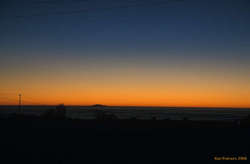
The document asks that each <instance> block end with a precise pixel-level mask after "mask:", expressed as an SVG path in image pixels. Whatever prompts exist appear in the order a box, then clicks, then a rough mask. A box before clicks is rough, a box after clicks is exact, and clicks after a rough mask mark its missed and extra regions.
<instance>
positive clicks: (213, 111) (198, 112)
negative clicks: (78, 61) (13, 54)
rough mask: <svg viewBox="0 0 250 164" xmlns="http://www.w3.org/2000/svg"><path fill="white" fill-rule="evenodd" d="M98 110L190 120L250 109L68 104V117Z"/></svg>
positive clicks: (235, 115)
mask: <svg viewBox="0 0 250 164" xmlns="http://www.w3.org/2000/svg"><path fill="white" fill-rule="evenodd" d="M54 108H55V106H23V107H22V109H23V112H24V113H25V114H34V115H40V114H42V113H44V112H45V111H47V110H49V109H54ZM96 110H104V111H105V112H107V113H112V114H115V115H116V116H117V117H118V118H119V119H129V118H132V117H136V118H137V119H152V117H155V118H156V119H159V120H161V119H171V120H180V119H183V118H184V117H187V118H188V119H190V120H225V121H227V120H228V121H230V120H235V119H240V118H244V117H247V115H249V114H250V109H241V108H238V109H237V108H171V107H119V106H118V107H89V106H67V113H66V115H67V117H69V118H82V119H94V118H95V114H96ZM17 111H18V107H17V106H0V114H1V115H2V117H5V116H7V115H8V114H10V113H15V112H17Z"/></svg>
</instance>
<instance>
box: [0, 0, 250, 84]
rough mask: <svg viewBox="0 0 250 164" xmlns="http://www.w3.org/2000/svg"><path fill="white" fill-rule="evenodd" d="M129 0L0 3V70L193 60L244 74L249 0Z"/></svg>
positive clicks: (249, 61)
mask: <svg viewBox="0 0 250 164" xmlns="http://www.w3.org/2000/svg"><path fill="white" fill-rule="evenodd" d="M134 1H135V0H134ZM134 1H133V0H72V1H70V0H61V1H60V0H23V1H20V0H3V1H1V2H0V3H1V4H0V6H1V7H0V27H1V28H0V36H1V37H0V68H1V71H0V73H2V76H3V78H4V79H7V78H9V77H8V76H7V75H10V74H11V75H13V76H12V80H13V79H15V77H14V76H16V74H22V73H24V74H25V73H27V72H29V71H30V69H33V70H34V74H37V73H41V72H43V71H42V68H40V67H41V65H46V66H47V67H49V68H50V69H52V70H53V69H58V70H60V68H63V67H67V68H69V69H70V70H71V71H75V70H78V69H79V68H81V69H82V68H83V67H82V66H84V65H88V66H90V71H91V72H92V73H93V72H98V71H99V72H100V71H103V70H105V69H106V68H109V69H111V68H112V69H118V70H119V68H123V69H124V68H129V67H132V66H134V67H142V69H140V70H139V71H138V73H140V71H143V70H146V68H148V69H150V68H154V67H159V69H161V70H162V72H164V71H166V70H171V69H172V68H173V67H175V66H179V67H182V68H183V69H182V70H181V71H185V69H187V68H190V67H192V66H193V65H195V67H194V68H192V69H195V70H197V69H201V70H202V69H203V67H205V69H204V71H211V72H216V70H217V69H219V70H220V69H221V70H229V72H228V74H230V72H233V73H234V76H235V78H236V75H237V74H238V75H239V74H240V75H239V76H240V78H242V81H246V80H249V78H246V76H247V74H248V73H250V71H249V68H250V66H249V65H250V55H249V53H250V21H249V20H250V1H249V0H206V1H205V0H182V1H174V0H172V1H169V3H162V4H158V3H156V1H157V2H162V1H163V2H164V0H155V1H153V0H144V1H143V0H137V1H135V2H134ZM167 1H168V0H165V2H167ZM135 3H136V4H141V5H137V6H133V4H135ZM144 4H146V5H144ZM119 6H122V7H119ZM123 6H128V7H127V8H126V7H123ZM36 67H38V68H37V69H36ZM86 68H87V66H86ZM143 68H145V69H143ZM84 69H85V67H84ZM91 69H94V71H92V70H91ZM209 69H211V70H209ZM58 70H57V71H58ZM46 71H47V70H46ZM59 72H60V71H59ZM152 72H154V71H153V70H152ZM43 73H44V74H46V72H43ZM79 73H80V72H79ZM62 74H63V73H62ZM248 75H249V74H248ZM27 76H28V75H27ZM6 81H8V80H6ZM6 83H7V82H6ZM20 87H22V86H20ZM12 88H13V87H12Z"/></svg>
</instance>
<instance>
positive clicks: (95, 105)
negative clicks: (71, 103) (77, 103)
mask: <svg viewBox="0 0 250 164" xmlns="http://www.w3.org/2000/svg"><path fill="white" fill-rule="evenodd" d="M92 107H107V105H103V104H94V105H92Z"/></svg>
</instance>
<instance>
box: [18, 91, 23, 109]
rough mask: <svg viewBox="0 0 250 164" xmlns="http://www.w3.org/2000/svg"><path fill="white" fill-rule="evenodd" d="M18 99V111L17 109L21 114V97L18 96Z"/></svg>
mask: <svg viewBox="0 0 250 164" xmlns="http://www.w3.org/2000/svg"><path fill="white" fill-rule="evenodd" d="M18 97H19V103H18V109H19V112H20V113H21V112H22V95H21V94H19V95H18Z"/></svg>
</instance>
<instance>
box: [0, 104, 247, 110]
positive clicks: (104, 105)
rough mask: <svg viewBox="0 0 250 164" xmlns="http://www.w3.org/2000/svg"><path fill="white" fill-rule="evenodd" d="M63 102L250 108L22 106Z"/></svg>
mask: <svg viewBox="0 0 250 164" xmlns="http://www.w3.org/2000/svg"><path fill="white" fill-rule="evenodd" d="M60 104H63V105H65V106H86V107H92V106H94V105H102V106H103V107H152V108H153V107H156V108H231V109H235V108H239V109H250V106H249V107H232V106H167V105H106V104H92V105H80V104H64V103H58V104H22V106H57V105H60ZM0 106H19V105H18V104H0Z"/></svg>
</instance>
